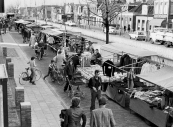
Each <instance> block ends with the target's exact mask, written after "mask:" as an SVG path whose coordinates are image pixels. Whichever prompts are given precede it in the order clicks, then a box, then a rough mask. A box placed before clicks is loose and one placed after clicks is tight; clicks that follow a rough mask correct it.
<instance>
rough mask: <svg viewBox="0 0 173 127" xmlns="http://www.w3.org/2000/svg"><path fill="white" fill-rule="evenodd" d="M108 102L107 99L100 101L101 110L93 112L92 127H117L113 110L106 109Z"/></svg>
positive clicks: (102, 98) (103, 98)
mask: <svg viewBox="0 0 173 127" xmlns="http://www.w3.org/2000/svg"><path fill="white" fill-rule="evenodd" d="M106 101H107V99H106V98H105V97H101V98H100V99H99V108H98V109H95V110H93V111H92V112H91V118H90V127H115V125H116V122H115V120H114V116H113V113H112V110H111V109H108V108H106Z"/></svg>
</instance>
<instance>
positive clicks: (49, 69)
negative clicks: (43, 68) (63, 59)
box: [43, 60, 56, 82]
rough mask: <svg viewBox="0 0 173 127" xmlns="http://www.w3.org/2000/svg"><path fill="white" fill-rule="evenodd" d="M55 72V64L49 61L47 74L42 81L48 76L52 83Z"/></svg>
mask: <svg viewBox="0 0 173 127" xmlns="http://www.w3.org/2000/svg"><path fill="white" fill-rule="evenodd" d="M55 71H56V66H55V62H54V60H51V63H50V64H49V67H48V73H47V75H45V76H44V78H43V79H44V80H45V79H46V77H48V76H49V75H50V76H51V78H52V82H54V81H55V77H54V72H55Z"/></svg>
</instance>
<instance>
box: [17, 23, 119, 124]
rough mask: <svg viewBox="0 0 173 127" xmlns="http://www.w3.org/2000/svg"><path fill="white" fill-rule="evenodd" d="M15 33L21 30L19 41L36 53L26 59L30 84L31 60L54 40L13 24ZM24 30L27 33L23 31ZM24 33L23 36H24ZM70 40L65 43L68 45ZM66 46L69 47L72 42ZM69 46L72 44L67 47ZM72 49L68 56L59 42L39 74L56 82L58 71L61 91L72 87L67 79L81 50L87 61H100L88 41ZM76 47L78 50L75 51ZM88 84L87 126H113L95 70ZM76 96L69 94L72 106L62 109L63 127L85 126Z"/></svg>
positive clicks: (33, 82)
mask: <svg viewBox="0 0 173 127" xmlns="http://www.w3.org/2000/svg"><path fill="white" fill-rule="evenodd" d="M17 29H18V30H19V32H21V34H22V37H23V43H28V44H29V46H31V47H32V48H33V49H34V51H35V54H36V56H35V57H31V60H30V61H29V62H28V64H29V66H30V70H31V75H30V83H32V84H33V85H36V84H35V78H36V64H35V59H36V58H37V57H38V56H39V54H40V53H41V56H40V58H42V57H43V55H44V54H45V49H47V44H48V43H49V42H51V44H52V43H54V39H52V38H53V37H51V36H47V35H44V34H41V33H34V32H33V31H32V30H29V29H27V30H26V28H25V27H24V26H21V27H17ZM26 32H27V33H26ZM26 34H27V35H26ZM69 43H70V42H68V44H69ZM68 44H67V45H66V46H67V47H68V46H72V45H68ZM69 48H72V47H69ZM73 48H76V49H75V50H74V52H75V54H74V55H69V53H68V51H67V50H66V49H64V47H63V44H62V45H60V47H59V48H58V50H57V51H56V52H57V54H56V56H54V57H53V58H52V60H51V61H50V64H49V65H48V72H47V74H46V75H45V76H44V77H43V79H44V80H45V79H46V78H47V77H48V76H50V78H51V80H52V82H54V81H56V77H55V76H56V75H55V73H57V72H59V73H62V74H63V75H64V77H65V79H66V81H65V82H66V83H65V85H64V92H66V91H67V90H68V91H70V90H71V89H72V88H71V87H70V85H69V84H70V82H69V81H70V80H72V78H73V75H74V72H76V70H77V66H78V65H80V57H81V54H82V53H83V52H89V53H91V60H90V64H91V65H94V64H99V65H101V64H102V56H101V54H100V53H99V50H98V49H94V47H93V45H92V43H91V42H87V43H85V45H84V46H80V45H79V44H78V45H75V46H73ZM79 49H80V50H79ZM88 86H89V88H90V91H91V106H90V112H91V117H90V126H91V127H115V125H116V123H115V120H114V117H113V113H112V111H111V109H108V108H106V107H105V106H106V103H107V99H106V98H105V97H103V96H102V95H101V86H102V81H101V78H100V77H99V71H98V70H95V75H94V76H93V77H92V78H91V79H90V80H89V83H88ZM96 98H97V100H98V102H99V108H97V109H95V101H96ZM80 101H81V100H80V98H79V97H73V98H72V105H71V107H70V108H69V109H67V110H66V113H65V116H64V121H62V123H63V124H62V125H63V127H85V126H86V122H87V119H86V115H85V113H84V110H83V109H82V108H81V107H80ZM81 120H82V121H83V122H82V124H81Z"/></svg>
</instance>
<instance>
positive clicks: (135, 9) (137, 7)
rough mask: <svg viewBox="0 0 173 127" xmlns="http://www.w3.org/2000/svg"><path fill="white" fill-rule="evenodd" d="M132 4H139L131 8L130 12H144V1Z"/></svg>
mask: <svg viewBox="0 0 173 127" xmlns="http://www.w3.org/2000/svg"><path fill="white" fill-rule="evenodd" d="M130 5H137V6H136V7H134V8H132V9H131V10H129V12H137V13H141V12H142V5H143V3H141V2H140V3H136V4H135V3H134V4H130Z"/></svg>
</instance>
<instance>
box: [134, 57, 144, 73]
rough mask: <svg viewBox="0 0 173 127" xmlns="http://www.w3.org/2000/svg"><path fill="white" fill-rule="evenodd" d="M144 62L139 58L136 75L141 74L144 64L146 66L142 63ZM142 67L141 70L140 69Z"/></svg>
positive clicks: (135, 70)
mask: <svg viewBox="0 0 173 127" xmlns="http://www.w3.org/2000/svg"><path fill="white" fill-rule="evenodd" d="M142 61H143V60H142V59H141V58H138V59H137V63H136V65H135V66H136V67H137V68H135V69H134V73H135V74H140V73H141V68H142V66H143V64H144V62H142ZM140 67H141V68H140Z"/></svg>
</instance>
